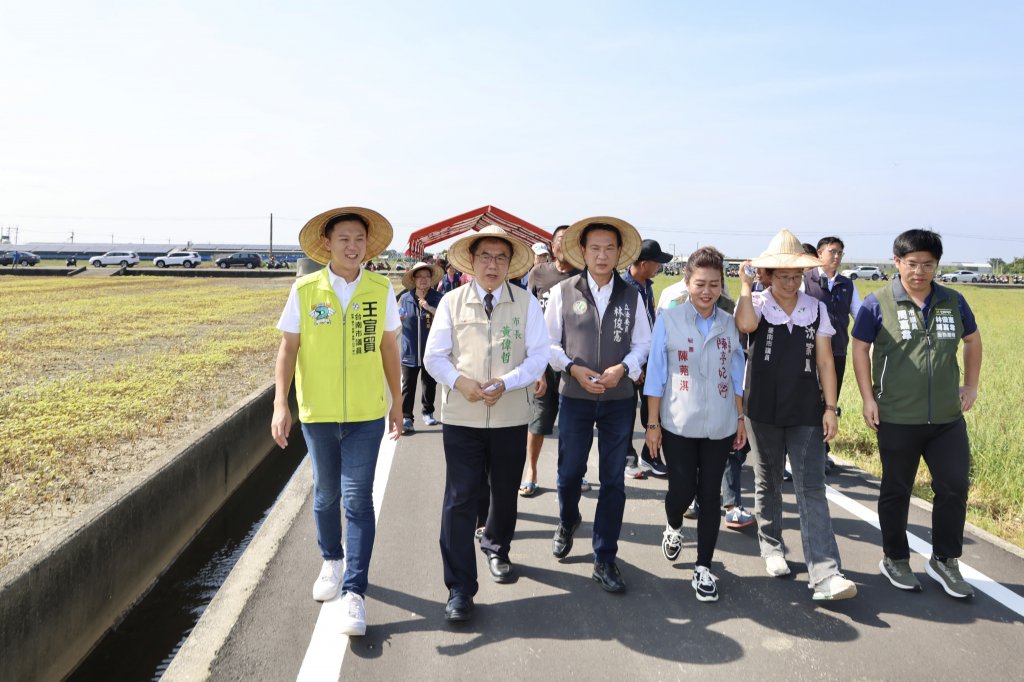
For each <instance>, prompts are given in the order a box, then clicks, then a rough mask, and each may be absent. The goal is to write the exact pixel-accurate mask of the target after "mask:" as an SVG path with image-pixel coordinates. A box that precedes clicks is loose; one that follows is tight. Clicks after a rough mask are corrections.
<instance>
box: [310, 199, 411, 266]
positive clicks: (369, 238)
mask: <svg viewBox="0 0 1024 682" xmlns="http://www.w3.org/2000/svg"><path fill="white" fill-rule="evenodd" d="M345 213H355V214H356V215H357V216H360V217H361V218H362V219H363V220H365V221H366V223H367V224H368V225H369V226H370V227H369V229H368V230H367V232H366V255H365V256H364V257H363V261H364V262H365V261H368V260H370V259H371V258H376V257H377V256H379V255H380V254H382V253H384V250H385V249H387V248H388V246H389V245H390V244H391V237H392V236H393V235H394V231H393V230H392V229H391V223H389V222H388V219H387V218H385V217H384V216H382V215H381V214H380V213H377V212H376V211H373V210H370V209H368V208H359V207H358V206H346V207H344V208H332V209H331V210H330V211H324V212H323V213H321V214H320V215H318V216H314V217H313V218H310V220H309V222H308V223H306V225H305V226H304V227H303V228H302V230H301V231H300V232H299V246H300V247H302V250H303V251H305V253H306V255H307V256H309V257H310V258H312V259H313V260H315V261H316V262H317V263H321V264H323V265H327V263H329V262H330V260H331V252H330V251H329V250H328V249H327V248H325V247H324V242H323V239H322V237H323V236H324V226H325V225H326V224H327V223H328V222H330V221H331V220H332V219H334V218H337V217H338V216H340V215H343V214H345Z"/></svg>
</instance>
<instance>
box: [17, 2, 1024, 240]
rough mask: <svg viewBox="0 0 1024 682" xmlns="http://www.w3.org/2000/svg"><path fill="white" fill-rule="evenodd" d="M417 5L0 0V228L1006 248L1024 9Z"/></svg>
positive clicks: (1022, 154)
mask: <svg viewBox="0 0 1024 682" xmlns="http://www.w3.org/2000/svg"><path fill="white" fill-rule="evenodd" d="M438 4H439V5H441V6H440V7H432V6H430V3H414V2H393V3H390V2H378V3H366V2H360V3H351V2H301V3H291V4H285V3H272V2H247V3H221V2H209V1H207V2H192V1H191V0H186V1H179V2H143V3H140V2H116V1H109V2H87V1H79V2H70V1H68V2H49V1H47V0H42V1H39V2H33V3H24V2H12V1H9V0H0V60H2V62H0V63H2V64H3V65H4V66H3V68H2V69H0V93H2V94H3V98H2V102H3V104H2V106H0V226H2V227H5V228H6V227H9V226H14V225H17V226H18V228H19V241H22V242H24V241H63V240H66V239H67V238H68V236H69V234H70V233H71V231H72V230H73V231H75V233H76V241H103V240H106V239H109V238H110V235H112V234H113V235H115V236H116V238H117V239H118V240H119V241H121V240H125V241H129V240H130V241H138V240H141V238H143V237H145V238H146V241H148V242H153V241H165V240H168V239H173V240H175V241H177V240H187V239H192V240H195V241H265V239H266V225H267V217H266V216H267V215H268V214H269V213H271V212H273V213H274V214H275V241H286V242H292V243H294V242H295V235H296V234H297V231H298V229H299V228H300V227H301V226H302V224H303V223H304V222H305V220H306V219H308V218H309V217H311V216H313V215H314V214H316V213H318V212H320V211H322V210H325V209H327V208H331V207H334V206H341V205H363V206H369V207H372V208H376V209H377V210H379V211H381V212H382V213H383V214H384V215H386V216H387V217H388V218H389V219H390V220H391V221H392V223H393V224H394V225H395V233H396V235H395V236H396V241H395V243H394V245H395V246H396V247H404V243H405V240H406V238H407V236H408V234H409V233H410V232H411V231H412V230H414V229H417V228H419V227H422V226H424V225H427V224H430V223H433V222H436V221H438V220H442V219H444V218H447V217H450V216H452V215H455V214H457V213H461V212H463V211H466V210H469V209H472V208H476V207H478V206H482V205H485V204H493V205H496V206H499V207H500V208H503V209H505V210H507V211H509V212H511V213H513V214H516V215H518V216H520V217H522V218H524V219H526V220H528V221H530V222H533V223H535V224H538V225H540V226H543V227H546V228H548V229H550V228H552V227H554V226H555V225H558V224H561V223H566V222H572V221H574V220H577V219H579V218H583V217H586V216H590V215H602V214H605V215H614V216H618V217H621V218H624V219H626V220H628V221H630V222H632V223H633V224H634V225H636V226H637V227H638V228H639V229H640V231H641V233H642V234H643V235H644V236H646V237H652V238H655V239H658V240H659V241H660V242H661V243H662V245H663V247H665V248H666V249H670V248H674V250H675V251H677V252H679V253H688V252H689V251H691V250H692V249H693V248H694V247H696V246H697V245H698V244H708V243H711V244H715V245H716V246H718V247H719V248H721V249H723V250H724V251H725V252H726V253H727V254H728V255H730V256H735V257H739V256H747V255H754V254H756V253H758V252H760V251H761V250H762V249H763V248H764V247H765V246H766V245H767V242H768V241H769V239H770V237H771V235H772V234H774V233H775V232H776V231H777V230H778V229H779V228H782V227H787V228H790V229H791V230H793V231H794V232H796V234H797V235H798V236H800V237H801V239H803V240H805V241H816V240H817V238H818V237H820V236H823V235H825V234H838V235H840V236H842V237H844V238H845V240H846V243H847V260H855V259H857V258H861V259H878V258H885V257H886V256H887V255H889V253H890V249H891V244H892V239H893V237H894V236H895V235H896V234H898V233H899V232H900V231H902V230H904V229H907V228H911V227H927V226H931V227H932V228H934V229H936V230H938V231H939V232H940V233H941V234H943V235H944V238H945V242H946V253H947V258H946V259H947V260H984V259H987V258H990V257H994V256H998V257H1004V258H1007V259H1009V258H1011V257H1013V256H1018V255H1024V230H1021V229H1020V226H1021V216H1022V215H1024V210H1022V209H1024V199H1022V196H1024V193H1022V192H1021V190H1020V189H1019V188H1020V186H1021V184H1022V183H1021V180H1022V172H1021V171H1022V165H1024V162H1022V159H1024V134H1022V126H1021V121H1022V120H1024V116H1022V111H1021V110H1022V106H1021V104H1022V93H1024V87H1022V74H1024V47H1022V41H1021V39H1020V36H1021V35H1024V32H1022V29H1024V5H1021V4H1020V3H1013V2H985V3H971V4H968V3H952V2H901V3H891V2H885V3H883V2H860V3H821V2H772V3H768V2H763V3H728V6H725V5H726V4H725V3H704V2H701V3H697V2H648V3H645V2H632V3H625V2H622V3H613V2H585V3H584V2H580V3H577V2H555V3H552V2H545V3H541V2H517V3H503V4H501V6H494V7H489V6H487V5H489V3H480V2H475V3H471V2H453V3H438Z"/></svg>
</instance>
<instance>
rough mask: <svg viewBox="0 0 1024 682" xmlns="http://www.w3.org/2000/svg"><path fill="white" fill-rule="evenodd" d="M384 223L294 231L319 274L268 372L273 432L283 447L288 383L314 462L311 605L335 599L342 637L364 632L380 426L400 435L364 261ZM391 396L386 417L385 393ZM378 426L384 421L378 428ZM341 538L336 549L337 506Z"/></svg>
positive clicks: (388, 345)
mask: <svg viewBox="0 0 1024 682" xmlns="http://www.w3.org/2000/svg"><path fill="white" fill-rule="evenodd" d="M391 237H392V229H391V224H390V223H389V222H388V221H387V220H386V219H385V218H384V216H382V215H380V214H379V213H377V212H376V211H371V210H369V209H365V208H355V207H347V208H337V209H333V210H331V211H326V212H324V213H321V214H320V215H318V216H316V217H315V218H313V219H311V220H310V221H309V222H308V223H306V226H305V227H303V228H302V231H301V232H300V233H299V244H300V245H301V246H302V250H303V251H305V252H306V255H307V256H309V257H310V258H312V259H313V260H315V261H317V262H318V263H323V264H325V265H326V266H327V267H325V268H323V269H322V270H320V271H318V272H314V273H312V274H309V275H306V276H305V277H301V278H299V279H298V280H297V281H296V282H295V284H294V285H293V286H292V290H291V293H290V294H289V295H288V302H287V303H286V304H285V308H284V312H282V313H281V319H280V321H279V322H278V325H277V327H278V329H280V330H281V332H282V339H281V347H280V349H279V350H278V354H277V366H276V369H275V372H274V379H275V384H276V393H275V396H274V418H273V421H272V422H271V433H272V435H273V437H274V440H275V441H276V442H277V443H278V445H280V446H281V447H282V448H283V447H285V446H287V445H288V434H289V433H290V432H291V428H292V415H291V411H290V410H289V408H288V390H289V388H290V387H291V383H292V377H293V375H294V378H295V388H296V393H297V395H298V403H299V421H300V422H301V423H302V433H303V435H304V436H305V439H306V447H307V448H308V449H309V458H310V461H311V462H312V464H313V519H314V521H315V522H316V534H317V544H318V545H319V546H320V554H321V556H322V557H323V559H324V563H323V568H322V569H321V571H320V576H319V577H318V578H317V580H316V582H315V583H314V584H313V598H314V599H316V600H317V601H327V600H329V599H333V598H334V597H335V596H337V594H338V592H339V589H340V591H341V594H342V596H341V599H342V612H343V616H342V632H341V634H345V635H349V636H361V635H363V634H365V633H366V611H365V606H364V604H363V595H364V594H365V593H366V588H367V584H368V574H369V565H370V555H371V553H372V551H373V539H374V530H375V527H376V522H375V519H374V511H373V475H374V471H375V470H376V466H377V452H378V450H379V449H380V441H381V439H382V438H383V436H384V430H385V427H387V429H388V432H389V433H390V436H391V438H392V439H397V438H398V437H399V435H400V433H401V424H402V409H401V404H400V402H399V401H398V400H397V399H396V398H395V396H398V395H400V391H399V385H400V381H401V362H400V359H399V350H398V337H397V330H398V329H399V328H400V327H401V320H400V318H399V315H398V305H397V302H396V300H395V292H394V290H393V289H392V287H391V282H390V281H389V280H388V278H387V277H384V276H382V275H378V274H376V273H373V272H369V271H367V270H364V269H363V267H362V264H363V263H364V262H365V261H368V260H370V259H371V258H373V257H375V256H377V255H379V254H380V253H381V252H383V251H384V250H385V249H386V248H387V247H388V245H389V244H390V243H391ZM385 381H386V383H387V390H389V391H390V392H391V395H392V398H393V399H392V404H391V408H390V411H389V409H388V405H387V396H386V394H385ZM385 418H386V420H387V423H386V424H385ZM342 503H344V506H345V519H346V521H347V524H346V526H347V536H346V538H345V548H344V550H342V546H341V505H342Z"/></svg>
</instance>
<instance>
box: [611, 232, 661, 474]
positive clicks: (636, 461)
mask: <svg viewBox="0 0 1024 682" xmlns="http://www.w3.org/2000/svg"><path fill="white" fill-rule="evenodd" d="M670 260H672V256H671V254H667V253H665V252H664V251H662V250H661V245H660V244H659V243H658V242H656V241H654V240H653V239H645V240H643V241H642V242H640V255H639V256H637V257H636V261H634V262H633V263H632V264H631V265H630V266H629V267H628V268H626V269H625V270H624V271H623V273H622V280H623V281H624V282H625V283H626V284H631V285H633V286H634V287H636V290H637V291H639V292H640V298H641V299H643V302H644V309H645V312H646V313H647V321H648V322H650V323H651V328H652V329H653V328H654V318H655V316H656V315H657V309H656V306H655V305H654V286H653V281H654V276H655V275H657V274H658V272H659V271H660V270H661V266H662V265H664V264H665V263H668V262H669V261H670ZM646 372H647V366H646V365H644V366H643V367H642V368H641V370H640V378H639V379H637V380H636V382H634V384H633V386H634V391H635V393H636V395H637V398H638V399H639V401H640V423H641V424H644V425H645V426H646V424H647V398H646V397H645V396H643V395H641V391H642V390H643V385H644V377H645V374H646ZM625 473H626V478H643V477H644V474H645V473H649V474H651V475H652V476H667V475H668V469H667V468H666V467H665V464H664V463H663V462H662V461H661V458H660V456H659V455H658V453H657V452H651V451H650V449H648V447H647V443H646V442H645V443H644V447H643V450H642V451H641V452H640V457H639V458H638V457H637V456H636V448H634V447H633V441H632V439H630V442H629V453H628V454H627V455H626V472H625Z"/></svg>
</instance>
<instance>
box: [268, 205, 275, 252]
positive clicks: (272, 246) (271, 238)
mask: <svg viewBox="0 0 1024 682" xmlns="http://www.w3.org/2000/svg"><path fill="white" fill-rule="evenodd" d="M268 259H269V260H270V261H271V262H273V260H274V214H273V213H271V214H270V253H269V254H268Z"/></svg>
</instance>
